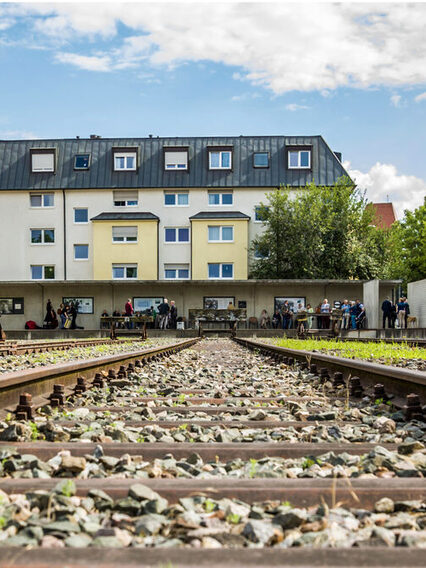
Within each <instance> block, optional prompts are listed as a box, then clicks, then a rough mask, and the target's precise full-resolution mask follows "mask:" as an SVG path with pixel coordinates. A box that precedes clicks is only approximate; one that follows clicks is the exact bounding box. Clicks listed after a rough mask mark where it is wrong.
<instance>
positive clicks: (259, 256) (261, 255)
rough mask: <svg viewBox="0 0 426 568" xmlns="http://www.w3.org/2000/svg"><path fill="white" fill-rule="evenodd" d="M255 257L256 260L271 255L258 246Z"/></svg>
mask: <svg viewBox="0 0 426 568" xmlns="http://www.w3.org/2000/svg"><path fill="white" fill-rule="evenodd" d="M253 257H254V258H255V260H262V259H265V258H268V257H269V254H267V253H263V252H262V251H261V250H260V249H259V248H258V247H256V248H255V249H254V253H253Z"/></svg>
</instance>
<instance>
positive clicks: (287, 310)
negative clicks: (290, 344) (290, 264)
mask: <svg viewBox="0 0 426 568" xmlns="http://www.w3.org/2000/svg"><path fill="white" fill-rule="evenodd" d="M334 307H335V308H336V309H340V310H341V317H342V328H343V329H360V328H361V327H362V325H363V322H364V320H365V307H364V305H363V304H362V302H361V301H360V300H351V301H350V302H349V301H348V300H343V302H335V304H334ZM331 314H332V308H331V306H330V303H329V301H328V300H327V298H324V300H323V301H322V302H321V303H320V304H318V305H317V306H316V307H315V308H313V307H312V306H311V304H307V305H306V307H305V306H303V304H302V303H301V302H298V303H297V305H292V304H290V303H289V301H288V300H285V301H284V303H283V305H282V306H281V308H278V307H277V308H276V309H275V312H274V314H273V316H272V319H271V318H269V315H268V312H267V311H266V310H263V311H262V313H261V316H260V327H261V328H263V329H265V328H266V327H270V325H271V324H272V327H273V328H274V329H278V328H281V327H282V329H291V328H293V327H294V328H295V327H297V325H298V323H299V322H300V321H303V322H304V325H305V327H306V329H312V327H313V324H314V317H315V318H316V323H317V328H318V329H330V318H331ZM339 315H340V314H339Z"/></svg>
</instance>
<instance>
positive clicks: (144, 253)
mask: <svg viewBox="0 0 426 568" xmlns="http://www.w3.org/2000/svg"><path fill="white" fill-rule="evenodd" d="M157 225H158V222H157V221H156V220H146V221H145V220H137V221H134V220H126V221H110V220H108V221H93V279H94V280H111V279H112V265H113V264H136V265H137V267H138V272H137V279H138V280H156V279H157V278H158V252H157V251H158V248H157V247H158V244H157V243H158V235H157V232H158V231H157ZM113 227H137V228H138V240H137V242H135V243H113V241H112V228H113Z"/></svg>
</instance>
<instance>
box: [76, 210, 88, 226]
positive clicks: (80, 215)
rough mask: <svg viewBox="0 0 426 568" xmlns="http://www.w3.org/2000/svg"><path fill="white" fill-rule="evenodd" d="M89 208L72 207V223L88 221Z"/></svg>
mask: <svg viewBox="0 0 426 568" xmlns="http://www.w3.org/2000/svg"><path fill="white" fill-rule="evenodd" d="M88 222H89V210H88V209H87V208H83V207H76V208H75V209H74V223H88Z"/></svg>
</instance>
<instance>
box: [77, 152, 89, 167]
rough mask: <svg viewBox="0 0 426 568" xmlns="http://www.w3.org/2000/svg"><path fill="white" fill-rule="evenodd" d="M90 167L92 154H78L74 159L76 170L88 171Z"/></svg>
mask: <svg viewBox="0 0 426 568" xmlns="http://www.w3.org/2000/svg"><path fill="white" fill-rule="evenodd" d="M89 167H90V154H76V155H75V157H74V169H75V170H88V169H89Z"/></svg>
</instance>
